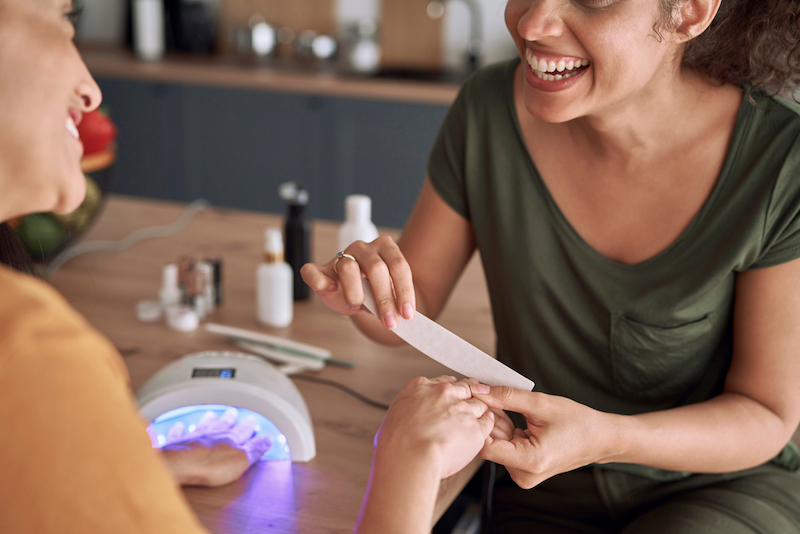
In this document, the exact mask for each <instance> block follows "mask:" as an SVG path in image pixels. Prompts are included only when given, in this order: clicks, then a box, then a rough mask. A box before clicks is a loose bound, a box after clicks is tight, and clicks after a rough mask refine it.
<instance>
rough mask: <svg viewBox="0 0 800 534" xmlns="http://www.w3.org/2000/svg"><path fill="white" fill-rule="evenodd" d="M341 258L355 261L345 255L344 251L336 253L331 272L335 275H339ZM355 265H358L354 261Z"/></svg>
mask: <svg viewBox="0 0 800 534" xmlns="http://www.w3.org/2000/svg"><path fill="white" fill-rule="evenodd" d="M342 258H347V259H350V260H353V261H356V259H355V258H354V257H353V256H351V255H350V254H347V253H345V252H344V251H341V252H337V253H336V261H334V262H333V272H335V273H336V274H339V260H341V259H342ZM356 263H358V262H357V261H356Z"/></svg>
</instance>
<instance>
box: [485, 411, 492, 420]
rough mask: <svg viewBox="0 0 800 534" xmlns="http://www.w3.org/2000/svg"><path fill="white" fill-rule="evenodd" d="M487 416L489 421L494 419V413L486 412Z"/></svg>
mask: <svg viewBox="0 0 800 534" xmlns="http://www.w3.org/2000/svg"><path fill="white" fill-rule="evenodd" d="M486 413H488V414H489V419H494V412H486Z"/></svg>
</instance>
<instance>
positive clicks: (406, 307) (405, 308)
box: [403, 302, 414, 319]
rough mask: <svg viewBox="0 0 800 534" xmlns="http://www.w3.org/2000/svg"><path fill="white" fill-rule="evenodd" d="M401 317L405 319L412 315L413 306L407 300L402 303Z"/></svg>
mask: <svg viewBox="0 0 800 534" xmlns="http://www.w3.org/2000/svg"><path fill="white" fill-rule="evenodd" d="M403 317H405V318H406V319H411V318H413V317H414V308H413V307H412V306H411V304H409V303H408V302H406V303H405V304H403Z"/></svg>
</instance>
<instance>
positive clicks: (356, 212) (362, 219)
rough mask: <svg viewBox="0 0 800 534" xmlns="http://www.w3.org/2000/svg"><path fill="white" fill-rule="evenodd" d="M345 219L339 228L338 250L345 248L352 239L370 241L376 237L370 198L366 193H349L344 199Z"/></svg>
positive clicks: (376, 230) (376, 231) (376, 232)
mask: <svg viewBox="0 0 800 534" xmlns="http://www.w3.org/2000/svg"><path fill="white" fill-rule="evenodd" d="M344 205H345V221H344V224H343V225H342V226H341V228H340V229H339V250H345V249H346V248H347V247H348V246H349V245H350V244H351V243H353V242H354V241H364V242H365V243H370V242H372V241H374V240H375V239H377V238H378V229H377V228H376V227H375V225H374V224H372V220H371V218H372V199H371V198H369V197H368V196H367V195H350V196H348V197H347V198H346V199H345V202H344Z"/></svg>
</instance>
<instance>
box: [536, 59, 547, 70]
mask: <svg viewBox="0 0 800 534" xmlns="http://www.w3.org/2000/svg"><path fill="white" fill-rule="evenodd" d="M533 59H534V62H535V60H536V56H534V58H533ZM537 67H538V68H537V69H536V70H538V71H541V72H547V61H545V60H543V59H540V60H539V63H538V65H537Z"/></svg>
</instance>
